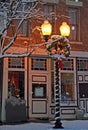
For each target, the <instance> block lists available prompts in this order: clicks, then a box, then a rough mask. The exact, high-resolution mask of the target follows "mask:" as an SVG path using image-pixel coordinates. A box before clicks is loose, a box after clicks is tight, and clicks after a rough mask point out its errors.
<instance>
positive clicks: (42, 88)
mask: <svg viewBox="0 0 88 130" xmlns="http://www.w3.org/2000/svg"><path fill="white" fill-rule="evenodd" d="M32 92H33V95H32V97H33V98H46V84H32Z"/></svg>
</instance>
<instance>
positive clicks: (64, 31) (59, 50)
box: [41, 22, 70, 128]
mask: <svg viewBox="0 0 88 130" xmlns="http://www.w3.org/2000/svg"><path fill="white" fill-rule="evenodd" d="M44 23H45V22H44ZM48 23H49V22H48ZM42 27H43V28H42ZM44 27H45V28H44ZM49 27H51V25H50V24H49V26H46V24H43V25H42V26H41V29H42V34H43V36H44V37H45V41H48V36H49V34H51V31H52V30H51V29H49ZM51 28H52V27H51ZM43 30H44V31H43ZM49 30H50V33H49V32H47V31H49ZM60 33H61V36H62V37H60V36H59V40H57V41H56V42H53V43H52V45H50V46H48V48H47V50H48V51H49V52H50V54H51V56H52V55H53V56H54V58H55V76H56V77H55V81H56V82H55V124H54V127H53V128H63V126H62V123H61V118H60V85H59V61H60V60H61V59H60V57H61V56H66V57H67V56H68V55H69V51H70V46H69V44H67V38H65V37H68V36H69V35H70V27H69V25H67V23H66V22H63V23H62V25H61V26H60ZM47 34H48V35H47ZM53 40H55V36H54V39H53ZM62 43H63V44H62ZM52 48H53V49H52ZM62 59H63V57H62Z"/></svg>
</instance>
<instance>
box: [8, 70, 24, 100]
mask: <svg viewBox="0 0 88 130" xmlns="http://www.w3.org/2000/svg"><path fill="white" fill-rule="evenodd" d="M10 96H15V97H19V98H22V99H23V98H24V72H17V71H16V72H15V71H9V72H8V97H10Z"/></svg>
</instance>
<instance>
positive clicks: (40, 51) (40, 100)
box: [0, 0, 88, 121]
mask: <svg viewBox="0 0 88 130" xmlns="http://www.w3.org/2000/svg"><path fill="white" fill-rule="evenodd" d="M44 2H46V3H45V4H44V5H42V6H41V10H42V12H43V14H44V19H48V20H49V21H50V22H51V24H52V26H53V31H52V35H53V34H55V35H56V34H60V32H59V26H60V25H61V23H62V22H63V21H66V22H68V24H69V25H70V27H71V34H70V36H69V40H70V45H71V54H70V57H69V58H67V60H65V61H62V62H60V64H59V65H58V68H60V69H59V70H60V73H59V79H60V82H59V84H60V106H61V118H62V119H76V118H77V110H78V109H81V110H82V109H83V110H84V112H85V113H88V45H87V43H88V31H87V28H88V20H87V18H88V8H87V6H88V1H87V0H79V1H76V0H46V1H45V0H44ZM52 14H53V15H52ZM41 23H42V21H38V20H37V19H36V20H35V19H31V21H30V20H29V21H26V22H25V23H24V24H23V25H22V28H24V29H22V28H20V30H19V35H18V37H17V39H16V41H15V43H17V44H18V43H19V44H22V45H25V43H31V42H33V43H36V44H37V43H40V42H41V36H40V33H39V32H37V31H38V30H35V31H34V32H32V33H33V35H32V37H31V40H30V33H31V30H32V29H33V28H35V27H36V26H38V25H41ZM28 24H29V26H28ZM27 29H28V30H27ZM9 32H10V33H11V30H10V31H9V30H8V33H9ZM32 33H31V34H32ZM42 40H43V39H42ZM14 49H15V50H16V49H17V47H16V46H14ZM9 51H10V50H9ZM0 68H3V83H2V84H3V87H2V88H1V87H0V92H1V93H0V94H1V95H0V98H1V103H0V116H1V121H6V99H8V98H9V97H10V96H11V95H12V96H15V97H16V98H18V97H19V98H20V99H24V100H25V101H26V116H27V118H29V119H36V118H41V119H42V118H45V119H46V118H47V119H54V114H55V64H54V60H53V59H51V58H50V57H49V56H48V54H47V52H46V49H45V48H44V47H39V48H37V49H36V50H35V51H34V52H33V54H32V55H31V56H30V57H26V58H4V60H3V67H2V66H1V67H0ZM0 70H1V69H0ZM0 73H1V72H0ZM1 75H2V74H1ZM0 77H1V76H0ZM11 86H13V89H11ZM14 86H15V89H14Z"/></svg>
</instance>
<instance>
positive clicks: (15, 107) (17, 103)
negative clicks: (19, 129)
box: [6, 97, 26, 122]
mask: <svg viewBox="0 0 88 130" xmlns="http://www.w3.org/2000/svg"><path fill="white" fill-rule="evenodd" d="M21 121H26V102H25V100H21V99H18V98H15V97H11V98H9V99H7V100H6V122H21Z"/></svg>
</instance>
